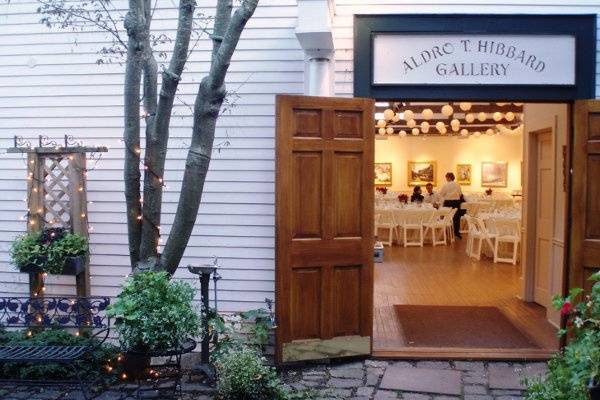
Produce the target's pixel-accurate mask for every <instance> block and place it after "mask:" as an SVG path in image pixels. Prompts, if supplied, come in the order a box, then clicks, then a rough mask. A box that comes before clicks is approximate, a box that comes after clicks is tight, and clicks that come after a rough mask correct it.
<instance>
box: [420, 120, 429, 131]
mask: <svg viewBox="0 0 600 400" xmlns="http://www.w3.org/2000/svg"><path fill="white" fill-rule="evenodd" d="M421 131H422V132H423V133H427V132H429V122H427V121H423V122H421Z"/></svg>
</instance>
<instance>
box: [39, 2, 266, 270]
mask: <svg viewBox="0 0 600 400" xmlns="http://www.w3.org/2000/svg"><path fill="white" fill-rule="evenodd" d="M37 1H38V3H39V4H40V8H39V9H38V11H39V12H40V13H41V14H42V15H43V18H42V22H43V23H45V24H47V25H49V26H55V25H58V26H60V27H61V28H65V29H68V28H73V29H75V30H77V29H80V28H81V29H85V27H92V28H95V29H100V30H103V31H105V32H107V33H108V34H109V35H111V37H112V44H111V45H108V46H105V47H103V48H102V49H101V51H100V53H101V54H103V55H104V56H107V57H110V56H118V55H121V54H122V55H123V56H124V58H125V60H124V64H125V73H124V87H123V96H124V121H123V143H124V144H125V162H124V168H123V179H124V183H125V202H126V205H127V228H128V240H129V251H130V260H131V266H132V269H133V271H134V273H135V272H140V271H146V270H166V271H168V272H169V273H170V274H171V275H172V274H173V273H174V272H175V270H176V269H177V267H178V265H179V263H180V261H181V258H182V257H183V254H184V251H185V249H186V247H187V244H188V241H189V239H190V236H191V233H192V229H193V227H194V225H195V223H196V218H197V214H198V208H199V206H200V201H201V198H202V192H203V189H204V183H205V181H206V175H207V172H208V167H209V164H210V161H211V155H212V152H213V145H214V141H215V128H216V123H217V119H218V117H219V114H220V111H221V108H222V106H223V102H224V100H225V96H226V93H227V91H226V87H225V78H226V76H227V71H228V69H229V65H230V62H231V58H232V55H233V53H234V51H235V49H236V46H237V44H238V42H239V39H240V36H241V34H242V31H243V30H244V27H245V26H246V23H247V22H248V20H249V19H250V18H251V17H252V15H253V14H254V11H255V10H256V7H257V5H258V0H241V2H240V3H239V5H238V6H237V7H236V8H235V10H234V5H233V0H216V2H217V3H216V13H215V15H214V17H213V18H212V24H211V25H212V26H210V27H202V26H200V25H199V24H198V23H197V21H195V15H196V14H195V13H196V7H197V4H196V2H195V0H179V6H178V19H177V31H176V34H175V37H174V39H165V38H163V37H162V36H161V35H155V34H153V30H152V17H153V11H154V10H153V6H154V5H155V4H156V0H154V1H153V0H128V9H127V12H126V14H125V15H124V17H123V18H120V19H119V18H115V12H116V8H115V6H114V4H112V3H111V2H110V0H78V1H75V2H73V1H68V0H37ZM120 20H122V21H123V25H124V31H125V32H126V39H125V36H123V35H122V33H123V29H120V28H119V21H120ZM203 32H207V33H208V36H209V38H210V40H211V41H212V54H211V61H210V68H209V71H208V73H207V74H206V75H205V76H204V77H203V78H202V80H201V81H200V84H199V86H198V91H197V94H196V97H195V102H194V104H193V126H192V130H191V145H190V146H189V148H188V152H187V159H186V163H185V169H184V173H183V180H182V185H181V191H180V193H179V201H178V205H177V211H176V214H175V219H174V222H173V225H172V228H171V231H170V234H169V235H168V238H167V241H166V244H165V246H164V250H163V252H162V254H159V253H158V245H159V238H160V225H161V214H162V202H163V188H164V182H163V175H164V171H165V160H166V156H167V148H168V143H169V128H170V124H171V117H172V114H173V105H174V102H175V99H176V96H177V89H178V85H179V82H180V81H181V78H182V74H183V71H184V68H185V65H186V62H187V60H188V58H189V54H190V52H191V51H192V50H193V45H192V46H191V44H190V43H191V42H193V40H192V38H193V37H195V38H198V37H199V35H200V33H203ZM196 40H198V39H196ZM157 43H161V44H165V43H172V52H171V54H170V59H169V60H168V63H167V64H166V65H165V66H164V67H163V68H162V70H161V71H159V67H158V63H157V59H156V51H155V50H154V47H155V45H156V44H157ZM162 55H164V53H161V56H162ZM159 73H160V74H161V75H160V76H161V79H160V83H159V79H158V77H159ZM140 103H141V105H142V106H143V107H140ZM140 108H143V110H144V111H143V112H142V111H140ZM141 119H144V120H145V129H144V132H143V134H142V132H141V130H142V124H141V123H140V121H141ZM142 142H145V143H144V144H145V145H144V146H143V147H144V148H145V151H144V152H142V146H141V145H142ZM142 153H143V154H142ZM140 165H141V166H143V168H140Z"/></svg>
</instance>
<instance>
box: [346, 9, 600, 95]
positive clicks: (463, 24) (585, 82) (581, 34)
mask: <svg viewBox="0 0 600 400" xmlns="http://www.w3.org/2000/svg"><path fill="white" fill-rule="evenodd" d="M596 18H597V16H596V15H595V14H576V15H533V14H519V15H514V14H512V15H511V14H401V15H374V14H368V15H355V16H354V96H357V97H370V98H374V99H377V100H398V99H407V100H413V101H414V100H423V101H436V100H448V99H456V100H488V101H489V100H513V101H516V100H522V101H540V102H557V101H572V100H577V99H593V98H594V97H595V92H596ZM382 33H388V34H402V33H406V34H436V33H437V34H498V35H502V34H506V35H515V34H517V35H533V36H539V35H572V36H574V37H575V85H506V84H504V85H487V84H486V85H462V84H460V85H457V84H451V85H422V84H419V85H415V84H374V83H373V38H374V36H375V35H376V34H382Z"/></svg>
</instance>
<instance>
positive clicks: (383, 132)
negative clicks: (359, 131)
mask: <svg viewBox="0 0 600 400" xmlns="http://www.w3.org/2000/svg"><path fill="white" fill-rule="evenodd" d="M377 132H379V134H380V135H385V128H379V130H378V131H377Z"/></svg>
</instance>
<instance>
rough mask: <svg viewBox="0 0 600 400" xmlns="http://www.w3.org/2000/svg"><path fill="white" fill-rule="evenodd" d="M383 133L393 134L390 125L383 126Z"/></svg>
mask: <svg viewBox="0 0 600 400" xmlns="http://www.w3.org/2000/svg"><path fill="white" fill-rule="evenodd" d="M385 133H387V134H388V135H393V134H394V128H392V127H391V126H388V127H387V128H385Z"/></svg>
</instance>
